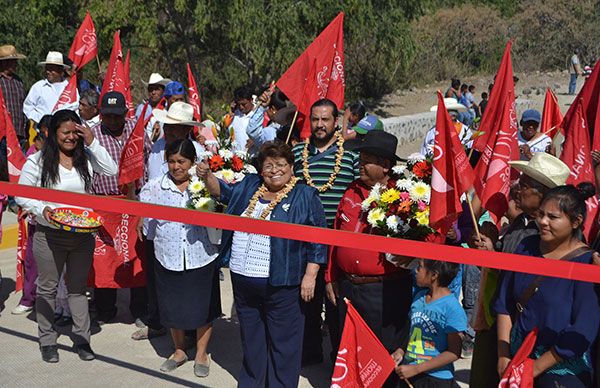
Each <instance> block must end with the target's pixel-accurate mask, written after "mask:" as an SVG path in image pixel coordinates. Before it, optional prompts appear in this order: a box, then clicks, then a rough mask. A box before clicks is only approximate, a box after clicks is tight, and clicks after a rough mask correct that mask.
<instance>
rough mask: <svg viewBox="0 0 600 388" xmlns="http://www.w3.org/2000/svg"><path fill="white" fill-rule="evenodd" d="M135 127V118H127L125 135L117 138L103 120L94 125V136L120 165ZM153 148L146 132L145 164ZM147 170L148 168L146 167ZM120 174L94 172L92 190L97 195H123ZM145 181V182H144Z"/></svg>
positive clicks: (124, 129)
mask: <svg viewBox="0 0 600 388" xmlns="http://www.w3.org/2000/svg"><path fill="white" fill-rule="evenodd" d="M134 128H135V119H127V120H126V121H125V127H124V128H123V135H122V136H121V138H120V139H117V138H116V137H114V136H113V135H111V134H110V133H109V132H108V130H106V129H105V128H103V127H102V121H100V123H98V124H96V125H94V126H93V127H92V132H93V133H94V137H95V138H96V139H98V141H99V142H100V145H102V146H103V147H104V148H106V150H107V151H108V153H109V154H110V156H111V157H112V158H113V160H114V161H115V163H117V165H119V163H120V161H121V152H123V147H125V143H127V139H129V136H131V133H132V132H133V129H134ZM151 149H152V143H151V142H150V139H149V138H148V136H147V135H146V134H144V164H145V165H147V162H148V155H150V150H151ZM119 168H120V166H119ZM146 170H147V169H146ZM118 180H119V176H118V175H114V176H104V175H100V174H96V173H94V178H93V184H92V190H93V192H94V194H97V195H121V194H122V193H121V191H120V190H119V185H118ZM142 183H143V182H142Z"/></svg>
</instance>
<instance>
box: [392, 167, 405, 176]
mask: <svg viewBox="0 0 600 388" xmlns="http://www.w3.org/2000/svg"><path fill="white" fill-rule="evenodd" d="M404 170H406V166H394V167H392V172H393V173H394V174H396V175H402V174H404Z"/></svg>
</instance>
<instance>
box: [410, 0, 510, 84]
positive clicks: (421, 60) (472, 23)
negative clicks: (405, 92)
mask: <svg viewBox="0 0 600 388" xmlns="http://www.w3.org/2000/svg"><path fill="white" fill-rule="evenodd" d="M411 28H412V31H413V39H414V41H415V44H416V45H417V55H416V60H415V63H414V66H413V74H414V80H415V81H416V82H420V83H422V82H430V81H434V80H442V79H448V78H450V77H453V76H459V77H460V76H462V75H465V74H469V75H472V74H476V73H489V72H494V71H496V69H497V67H498V63H499V62H500V58H501V57H502V52H503V49H504V46H505V45H506V42H507V39H508V38H507V36H508V23H507V22H506V20H505V19H503V18H502V17H501V15H500V12H499V11H498V10H497V9H495V8H492V7H489V6H481V5H472V4H465V5H462V6H460V7H454V8H446V9H440V10H438V11H437V12H435V13H432V14H430V15H425V16H423V17H421V18H419V19H417V20H415V21H413V22H412V23H411Z"/></svg>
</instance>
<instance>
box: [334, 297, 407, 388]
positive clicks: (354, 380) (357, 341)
mask: <svg viewBox="0 0 600 388" xmlns="http://www.w3.org/2000/svg"><path fill="white" fill-rule="evenodd" d="M346 305H347V306H348V312H347V313H346V320H345V323H344V331H343V333H342V340H341V342H340V348H339V351H338V354H337V358H336V360H335V367H334V369H333V375H332V376H331V387H332V388H355V387H364V388H366V387H381V386H382V385H383V383H384V382H385V380H387V378H388V376H389V375H390V373H391V372H392V371H393V370H394V367H395V366H396V363H395V362H394V359H393V358H392V356H390V355H389V354H388V352H387V350H386V349H385V348H384V347H383V345H382V344H381V342H380V341H379V339H378V338H377V337H376V336H375V334H373V331H371V329H370V328H369V326H367V324H366V323H365V321H364V320H363V319H362V318H361V316H360V314H358V312H357V311H356V310H355V309H354V306H352V304H351V303H350V302H349V301H347V300H346Z"/></svg>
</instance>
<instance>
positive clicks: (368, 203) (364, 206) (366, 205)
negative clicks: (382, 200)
mask: <svg viewBox="0 0 600 388" xmlns="http://www.w3.org/2000/svg"><path fill="white" fill-rule="evenodd" d="M373 201H376V199H375V198H373V197H371V196H368V197H367V198H365V200H364V201H362V205H360V208H361V209H362V210H363V211H367V210H369V209H370V208H371V203H373Z"/></svg>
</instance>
